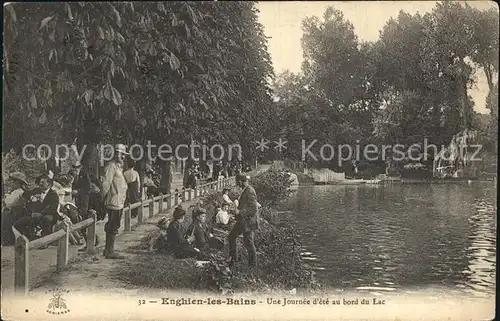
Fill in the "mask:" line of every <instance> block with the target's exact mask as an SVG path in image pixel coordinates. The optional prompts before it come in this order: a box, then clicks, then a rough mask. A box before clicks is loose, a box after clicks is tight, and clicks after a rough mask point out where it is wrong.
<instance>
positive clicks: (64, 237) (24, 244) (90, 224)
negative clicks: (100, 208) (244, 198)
mask: <svg viewBox="0 0 500 321" xmlns="http://www.w3.org/2000/svg"><path fill="white" fill-rule="evenodd" d="M234 184H235V178H234V177H229V178H226V179H224V180H220V181H215V182H210V183H206V184H202V185H198V186H197V187H196V188H195V189H182V190H181V191H176V192H175V193H173V194H167V195H162V194H160V195H159V196H156V197H151V198H149V199H146V200H142V201H141V202H137V203H134V204H130V205H128V206H126V207H125V208H124V209H123V214H124V221H125V224H124V230H125V232H130V231H131V230H132V226H131V221H132V217H131V211H132V210H133V209H136V208H138V209H139V210H138V213H137V223H136V224H135V225H134V226H137V225H140V224H142V223H143V222H144V218H145V216H146V215H147V217H148V218H151V217H153V216H155V215H157V214H160V213H162V212H164V211H165V210H169V209H171V208H173V207H176V206H177V205H179V204H180V203H183V202H186V201H190V200H192V199H194V198H197V197H199V196H203V195H205V194H207V193H208V192H210V191H217V190H220V189H222V188H225V187H230V186H233V185H234ZM186 194H187V196H186ZM165 200H166V201H167V204H166V208H164V202H165ZM156 202H158V211H157V212H156V211H155V203H156ZM146 208H147V209H146ZM96 222H97V217H96V214H95V213H94V212H92V214H91V217H89V218H87V219H86V220H83V221H81V222H79V223H77V224H73V225H69V224H68V223H66V222H63V224H62V225H61V226H60V229H59V230H57V231H56V232H54V233H52V234H50V235H47V236H44V237H41V238H39V239H36V240H34V241H31V242H30V241H29V240H28V239H27V238H26V237H25V236H24V235H22V234H21V233H20V232H19V231H18V230H16V228H15V227H12V231H13V232H14V236H15V239H16V241H15V258H14V286H15V291H16V292H20V293H24V294H27V293H28V291H29V271H30V268H29V267H30V264H29V257H30V250H35V249H39V248H41V247H43V246H46V245H49V244H51V243H54V242H58V247H57V264H56V269H57V270H61V269H63V268H65V267H66V266H67V265H68V260H69V244H70V242H69V240H70V234H71V233H73V232H76V231H79V230H81V229H84V228H87V243H86V245H87V253H88V254H94V253H95V251H96V249H95V237H96Z"/></svg>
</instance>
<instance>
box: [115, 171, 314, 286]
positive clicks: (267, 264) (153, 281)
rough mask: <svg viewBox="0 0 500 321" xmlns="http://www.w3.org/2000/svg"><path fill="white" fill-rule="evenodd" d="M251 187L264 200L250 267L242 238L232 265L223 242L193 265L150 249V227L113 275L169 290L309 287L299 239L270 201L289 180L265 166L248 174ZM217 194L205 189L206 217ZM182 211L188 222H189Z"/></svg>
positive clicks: (281, 195) (284, 193) (285, 190)
mask: <svg viewBox="0 0 500 321" xmlns="http://www.w3.org/2000/svg"><path fill="white" fill-rule="evenodd" d="M251 184H252V186H254V187H255V189H256V192H257V194H258V200H259V202H260V203H261V204H263V209H262V211H261V221H260V228H259V229H258V230H257V231H256V232H255V245H256V247H257V251H258V255H257V260H258V266H257V268H249V267H248V265H247V258H246V251H245V250H244V247H243V244H242V239H241V238H240V239H239V240H238V243H239V244H238V246H239V247H240V249H241V254H242V260H241V262H238V263H237V264H236V265H235V266H234V267H233V268H232V269H231V270H230V269H229V268H228V266H227V260H228V254H227V247H226V249H225V250H224V251H214V252H213V253H212V254H211V255H210V259H209V263H208V264H206V265H205V266H204V267H196V264H195V262H196V260H195V259H176V258H174V257H172V256H170V255H168V254H159V253H151V252H150V244H151V241H152V240H153V239H154V238H155V237H157V235H158V234H157V233H156V232H153V233H151V234H149V235H148V236H147V237H145V238H144V239H142V240H141V242H140V244H139V245H138V246H136V247H135V248H131V249H129V251H134V252H135V253H136V254H138V256H137V257H136V258H135V259H134V260H133V261H128V262H125V264H123V265H121V266H120V267H118V268H117V270H116V271H115V273H113V274H114V275H115V277H116V278H117V279H118V280H120V281H122V282H126V283H128V284H130V285H134V286H140V287H149V288H166V289H172V290H183V291H185V290H188V291H189V290H194V291H215V292H219V293H231V292H269V291H289V290H292V289H297V291H300V292H304V291H306V292H307V291H313V290H315V289H317V288H318V287H319V285H318V284H317V282H316V281H315V279H314V272H312V271H311V270H310V269H308V268H307V267H306V266H305V264H304V262H303V261H302V259H301V257H300V244H299V242H298V241H297V237H296V236H295V233H294V230H293V229H292V228H289V227H287V228H284V227H276V226H275V225H274V224H273V223H274V222H275V218H276V215H277V214H276V213H277V212H276V211H275V210H274V206H275V205H276V204H277V203H279V202H280V201H282V200H284V199H286V198H287V197H288V196H289V194H290V192H289V187H290V183H289V182H288V179H287V178H286V176H284V174H283V173H282V172H278V171H273V170H272V171H268V172H265V173H262V174H260V175H258V176H255V177H254V178H252V182H251ZM239 192H240V191H239V189H238V188H234V189H233V190H232V191H231V193H230V197H231V198H232V199H235V198H237V197H239ZM221 199H222V195H221V194H220V193H219V192H214V193H211V194H208V195H206V196H204V197H202V199H201V203H202V206H203V207H204V208H205V209H207V212H208V220H207V221H209V222H211V221H212V220H211V217H212V216H213V215H215V213H216V208H217V207H218V204H220V201H221ZM189 220H190V215H189V214H188V215H187V220H186V221H187V222H185V224H184V225H185V226H187V225H188V224H189V223H190V222H189Z"/></svg>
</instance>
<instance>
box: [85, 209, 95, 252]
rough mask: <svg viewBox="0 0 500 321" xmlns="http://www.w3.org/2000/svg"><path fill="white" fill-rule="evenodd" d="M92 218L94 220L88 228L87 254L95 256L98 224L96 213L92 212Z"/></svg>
mask: <svg viewBox="0 0 500 321" xmlns="http://www.w3.org/2000/svg"><path fill="white" fill-rule="evenodd" d="M90 217H91V218H92V219H93V220H94V221H93V222H92V224H90V225H89V226H88V227H87V242H86V246H87V254H94V253H95V237H96V234H95V232H96V222H97V215H96V213H95V212H94V211H91V212H90Z"/></svg>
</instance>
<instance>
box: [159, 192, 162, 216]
mask: <svg viewBox="0 0 500 321" xmlns="http://www.w3.org/2000/svg"><path fill="white" fill-rule="evenodd" d="M160 197H161V198H160V202H159V203H158V214H161V213H162V212H163V194H162V193H160Z"/></svg>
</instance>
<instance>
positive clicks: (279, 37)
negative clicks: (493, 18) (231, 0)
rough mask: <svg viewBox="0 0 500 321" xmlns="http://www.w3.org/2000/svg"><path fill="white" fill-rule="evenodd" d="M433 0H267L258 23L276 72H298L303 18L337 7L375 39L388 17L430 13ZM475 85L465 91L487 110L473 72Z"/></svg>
mask: <svg viewBox="0 0 500 321" xmlns="http://www.w3.org/2000/svg"><path fill="white" fill-rule="evenodd" d="M435 4H436V2H434V1H384V2H378V1H377V2H364V1H363V2H361V1H360V2H358V1H355V2H349V1H269V2H259V3H258V4H257V8H258V9H259V10H260V22H261V23H262V24H263V25H264V30H265V32H266V35H267V36H268V37H270V38H269V39H268V49H269V52H270V54H271V58H272V61H273V66H274V70H275V72H276V74H279V73H281V72H283V71H285V70H287V69H288V70H290V71H292V72H299V71H300V65H301V63H302V47H301V44H300V39H301V37H302V30H301V23H302V20H303V19H304V18H305V17H310V16H317V17H320V18H322V17H323V13H324V12H325V10H326V8H327V7H329V6H332V7H334V8H335V9H338V10H341V11H342V12H343V13H344V17H345V18H346V19H348V20H349V21H350V22H351V23H352V24H353V25H354V28H355V32H356V34H357V35H358V37H359V39H360V40H361V41H375V40H377V39H378V37H379V30H381V29H382V27H383V26H384V25H385V23H386V22H387V21H388V20H389V19H390V18H391V17H394V18H396V17H397V15H398V13H399V11H400V10H404V11H405V12H407V13H411V14H415V13H417V12H420V13H422V14H423V13H425V12H430V11H431V10H432V9H433V7H434V6H435ZM469 4H470V5H471V6H474V7H477V8H479V9H488V8H490V7H492V6H496V4H495V2H493V1H473V2H469ZM477 78H478V81H477V85H476V86H475V87H476V88H472V89H471V90H470V91H469V93H470V95H471V96H472V97H473V99H474V102H475V104H476V110H477V111H478V112H480V113H488V110H487V109H486V108H485V100H486V96H487V95H488V84H487V83H486V79H485V77H484V74H483V73H482V72H478V73H477Z"/></svg>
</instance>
